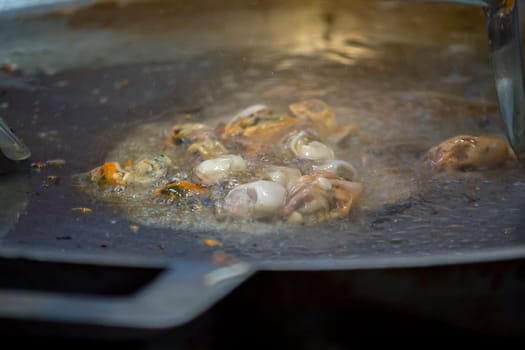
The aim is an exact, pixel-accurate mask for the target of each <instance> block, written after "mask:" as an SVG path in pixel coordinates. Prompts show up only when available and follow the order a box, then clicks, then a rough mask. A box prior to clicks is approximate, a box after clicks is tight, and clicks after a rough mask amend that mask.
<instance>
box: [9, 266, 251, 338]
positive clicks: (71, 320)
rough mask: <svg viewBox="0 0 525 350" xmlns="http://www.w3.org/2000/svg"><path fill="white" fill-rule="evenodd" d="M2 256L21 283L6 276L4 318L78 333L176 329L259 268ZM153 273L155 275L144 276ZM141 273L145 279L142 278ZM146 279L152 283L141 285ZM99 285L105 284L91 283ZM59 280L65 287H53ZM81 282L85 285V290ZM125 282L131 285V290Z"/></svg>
mask: <svg viewBox="0 0 525 350" xmlns="http://www.w3.org/2000/svg"><path fill="white" fill-rule="evenodd" d="M1 260H2V261H0V263H2V264H3V266H2V267H1V270H2V271H4V272H5V271H6V270H9V268H6V266H11V268H12V270H13V273H12V275H11V277H12V278H10V279H11V280H14V279H17V280H18V283H11V284H12V285H11V286H9V285H8V283H9V281H8V280H9V276H3V280H2V281H1V283H0V319H9V320H19V321H45V322H50V323H52V324H53V323H55V324H68V325H72V326H78V327H76V329H77V330H79V332H82V329H83V328H86V329H87V330H88V331H89V329H90V328H89V327H83V326H103V327H110V328H119V329H129V330H131V331H136V330H142V331H145V332H148V331H150V332H151V331H160V330H163V329H168V328H173V327H177V326H179V325H181V324H183V323H187V322H189V321H191V320H192V319H193V318H195V317H196V316H198V315H199V314H201V313H202V312H204V311H206V309H208V308H210V307H211V306H212V305H214V304H215V303H216V302H217V301H219V300H220V299H221V298H223V297H224V296H226V295H228V294H229V293H230V292H231V291H232V290H233V289H234V288H236V287H237V286H239V285H240V284H241V283H243V282H244V281H245V280H246V279H248V278H249V277H250V276H251V275H252V273H253V272H254V271H255V270H254V268H253V267H252V266H251V265H249V264H246V263H237V264H234V265H230V266H224V267H217V266H215V265H213V264H212V263H211V262H207V261H180V262H174V263H173V264H171V265H169V266H168V267H167V268H158V267H155V268H144V267H143V266H139V267H135V268H133V267H129V266H118V265H114V264H112V265H109V264H104V265H100V264H97V265H95V264H86V263H85V262H84V263H82V262H78V263H73V264H72V263H64V262H52V261H34V260H32V261H31V263H32V265H31V266H32V268H27V266H26V265H24V264H25V263H27V261H28V259H11V260H7V261H6V259H5V258H2V259H1ZM46 264H47V265H48V266H46ZM24 266H26V267H24ZM43 266H44V267H43ZM148 270H149V271H148ZM108 271H113V272H111V273H110V272H108ZM159 272H160V273H159ZM35 274H36V276H37V277H35ZM123 274H126V275H123ZM148 274H149V275H150V276H154V278H153V279H151V278H143V277H144V276H147V275H148ZM77 275H78V277H73V276H77ZM139 275H141V276H143V277H138V278H137V276H139ZM141 278H142V279H143V280H144V281H145V280H148V281H147V282H146V283H136V281H137V280H140V279H141ZM75 279H76V280H75ZM50 280H51V282H50ZM28 281H29V282H28ZM15 282H16V281H15ZM28 283H30V284H28ZM97 283H98V284H100V286H98V287H92V285H93V284H95V285H96V284H97ZM104 283H105V284H106V285H102V284H104ZM38 284H42V285H44V287H42V286H40V288H39V286H38ZM56 284H63V286H62V287H58V288H57V287H56V286H53V285H56ZM79 284H84V286H85V290H82V287H78V285H79ZM123 284H129V285H132V287H131V291H130V292H128V291H126V288H125V287H123V286H122V285H123ZM141 284H145V285H143V286H141ZM13 285H14V287H13ZM21 286H22V287H21ZM137 286H138V287H137ZM136 287H137V288H138V289H137V288H136ZM67 289H69V290H67ZM73 289H74V290H73ZM133 289H136V290H133ZM66 290H67V291H66ZM117 290H118V291H117ZM90 336H92V335H90Z"/></svg>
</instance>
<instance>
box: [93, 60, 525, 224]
mask: <svg viewBox="0 0 525 350" xmlns="http://www.w3.org/2000/svg"><path fill="white" fill-rule="evenodd" d="M413 54H414V55H417V56H418V59H419V60H418V62H422V61H425V59H426V60H427V61H426V62H427V63H428V62H431V61H432V60H434V61H435V60H436V59H437V60H440V59H441V57H436V55H435V54H432V53H430V54H428V53H427V54H425V53H424V50H414V52H413ZM248 55H249V56H246V53H242V54H240V55H239V54H238V53H235V52H234V53H231V56H228V57H227V58H228V59H227V61H231V62H239V61H240V62H242V61H246V58H247V57H252V58H253V57H257V59H255V62H254V61H250V64H249V68H246V67H242V68H241V69H238V68H231V67H224V66H223V67H221V69H219V70H217V71H215V72H214V75H213V76H211V77H208V78H206V79H204V80H203V81H199V82H198V83H199V84H204V85H206V86H210V87H212V89H213V94H209V95H206V94H204V95H203V96H201V97H200V101H199V105H200V106H202V108H200V109H199V110H198V111H197V112H194V113H190V114H188V113H176V112H170V111H169V110H167V111H166V112H164V113H163V114H162V116H161V117H159V118H158V121H154V122H151V123H145V124H142V125H139V126H137V127H136V128H135V129H134V130H132V131H131V132H128V133H127V134H126V135H125V136H124V137H123V138H122V140H120V141H119V142H117V143H116V145H115V147H114V148H113V149H111V150H109V151H108V154H107V156H106V161H108V162H119V163H120V164H124V163H126V162H127V161H128V160H132V161H133V162H137V161H139V160H141V159H153V158H154V157H155V156H158V155H161V154H165V155H168V156H169V157H170V158H171V159H172V161H173V166H172V168H171V170H170V171H171V174H172V175H173V176H174V177H176V175H177V174H176V170H177V168H180V166H181V165H183V166H184V165H185V164H180V163H177V162H178V161H179V162H185V161H187V159H185V160H182V161H181V159H180V157H179V156H178V155H177V151H174V150H173V149H170V148H169V147H166V144H165V140H166V139H169V138H170V135H171V129H172V127H173V125H175V124H181V123H188V122H191V123H203V124H206V125H209V126H211V127H212V128H213V127H215V126H217V125H220V124H221V123H227V122H228V121H229V120H231V119H232V117H234V116H235V115H236V114H238V113H239V111H241V110H242V109H244V108H246V107H249V106H251V105H254V104H265V105H267V106H269V107H270V108H271V109H272V110H274V111H275V112H276V113H286V112H288V105H289V104H291V103H294V102H297V101H302V100H307V99H311V98H318V99H322V100H323V101H325V102H326V103H327V104H328V105H329V106H330V107H331V108H332V110H333V112H334V114H335V116H336V120H337V123H338V125H341V126H344V125H355V126H356V127H357V128H356V130H357V131H356V132H355V134H354V135H352V136H351V137H348V138H346V139H345V141H344V142H342V143H340V144H338V145H331V146H333V149H334V152H335V158H336V159H340V160H344V161H347V162H349V163H351V164H352V165H353V166H354V167H355V169H356V170H357V173H358V180H357V181H359V182H361V183H362V184H363V187H364V191H363V194H362V197H361V200H360V201H359V202H358V203H357V205H354V206H353V207H352V209H351V211H350V214H349V215H348V216H346V217H344V218H337V219H333V220H328V221H324V222H322V223H313V224H305V225H298V224H295V223H284V222H282V221H280V220H239V219H234V220H230V219H226V220H224V219H222V218H221V219H220V220H217V218H216V215H215V211H214V210H212V209H210V208H206V207H202V206H198V207H195V208H193V209H189V210H188V208H187V207H185V208H183V207H181V206H178V202H177V201H174V202H172V203H159V201H157V200H156V199H155V198H154V196H153V192H154V190H155V186H150V187H144V186H138V187H134V186H128V187H127V188H126V189H125V190H124V191H122V192H108V191H105V190H103V189H100V188H99V187H98V186H97V185H96V184H88V185H87V186H86V187H85V190H86V191H87V192H88V193H89V194H90V195H91V196H93V197H94V198H97V199H100V200H101V201H102V202H104V203H107V204H108V205H109V206H111V207H116V208H118V209H119V211H120V212H121V213H123V214H124V215H125V216H126V217H128V218H129V219H130V220H131V221H133V222H136V223H137V224H140V225H145V226H152V227H162V228H169V229H175V230H183V231H188V230H189V231H216V232H218V233H219V232H220V233H221V234H225V233H232V234H235V233H238V232H241V233H250V234H253V233H271V232H273V233H286V232H287V233H289V234H293V233H296V232H312V233H320V232H322V234H326V233H330V232H334V231H337V232H347V233H349V234H350V233H351V232H360V233H363V232H371V231H375V230H380V231H385V228H387V227H388V229H389V230H397V231H398V232H399V230H400V228H401V230H412V229H414V230H430V231H431V230H436V229H437V230H443V229H445V230H451V229H452V230H456V231H461V230H465V229H467V228H468V227H469V225H471V224H472V223H473V222H476V220H477V219H479V218H481V217H485V216H486V215H492V214H494V215H498V214H497V213H498V212H499V211H500V210H506V209H503V208H505V206H507V205H508V202H507V199H508V198H507V194H508V191H509V190H511V189H512V186H513V184H514V185H516V184H518V186H519V183H521V182H520V181H522V180H521V178H522V175H521V171H520V169H509V168H504V169H496V170H487V171H473V172H455V173H447V174H433V173H429V172H422V171H420V170H421V166H420V165H421V162H420V159H421V156H422V155H423V154H424V153H425V152H426V151H427V150H428V149H429V148H430V147H432V146H434V145H436V144H438V143H440V142H441V141H443V140H444V139H446V138H449V137H451V136H455V135H458V134H471V135H481V134H489V135H496V136H502V129H501V124H500V121H499V116H498V113H497V106H496V105H495V103H494V100H493V98H492V97H491V95H490V94H491V88H490V83H491V77H490V72H489V71H487V70H482V69H481V70H480V69H479V68H480V66H481V67H482V65H480V66H476V64H474V65H472V67H470V68H469V67H463V69H464V71H463V72H462V74H471V75H469V76H468V79H467V78H465V79H459V80H458V79H455V80H454V79H453V80H452V81H451V80H450V79H449V78H450V74H448V75H447V69H452V70H454V69H455V68H456V67H446V66H445V67H442V68H441V69H443V75H442V76H439V74H437V73H436V72H433V74H434V75H435V76H434V78H433V82H434V83H435V84H434V85H433V89H429V86H430V85H432V84H431V83H432V81H428V80H418V79H414V74H415V73H414V70H413V67H412V66H411V65H410V64H409V63H406V62H405V64H403V65H397V66H396V65H392V66H391V67H390V68H388V67H387V68H382V69H381V70H378V68H377V66H376V65H375V64H371V65H369V66H367V65H364V66H360V67H353V66H348V65H341V64H340V63H338V62H332V61H331V60H327V59H326V57H324V56H323V55H320V56H316V55H309V56H301V55H279V54H278V53H274V52H265V53H253V52H251V53H249V54H248ZM425 55H426V57H425ZM223 56H224V54H223ZM206 61H207V60H206V59H205V58H204V59H203V60H202V61H199V60H198V59H196V60H194V61H193V63H192V64H194V65H195V67H199V65H200V66H206ZM283 62H285V63H286V64H284V63H283ZM419 64H421V63H419ZM305 67H308V69H306V70H305ZM474 70H476V72H474ZM480 72H481V74H480ZM384 76H388V80H384ZM483 80H485V82H486V83H484V84H483V83H481V84H480V82H483ZM473 82H475V83H476V89H477V90H476V91H470V90H471V89H472V84H473ZM485 85H486V86H485ZM400 87H402V89H401V88H400ZM469 91H470V92H469ZM451 92H456V94H452V93H451ZM465 92H466V93H465ZM469 94H470V95H471V96H468V95H469ZM458 96H464V97H458ZM179 155H180V154H179ZM86 170H90V169H86ZM170 171H169V172H170ZM524 179H525V178H524ZM157 187H158V184H157ZM516 205H519V202H518V203H516ZM440 211H443V214H444V217H443V218H442V219H439V220H438V221H437V222H436V221H433V220H432V216H431V215H432V213H437V212H440ZM445 212H446V214H445ZM491 212H492V214H490V213H491ZM429 215H430V216H429ZM429 219H430V220H429ZM458 220H459V221H458ZM494 224H496V223H494ZM396 226H401V227H397V228H396ZM511 226H512V225H511ZM499 229H501V228H499Z"/></svg>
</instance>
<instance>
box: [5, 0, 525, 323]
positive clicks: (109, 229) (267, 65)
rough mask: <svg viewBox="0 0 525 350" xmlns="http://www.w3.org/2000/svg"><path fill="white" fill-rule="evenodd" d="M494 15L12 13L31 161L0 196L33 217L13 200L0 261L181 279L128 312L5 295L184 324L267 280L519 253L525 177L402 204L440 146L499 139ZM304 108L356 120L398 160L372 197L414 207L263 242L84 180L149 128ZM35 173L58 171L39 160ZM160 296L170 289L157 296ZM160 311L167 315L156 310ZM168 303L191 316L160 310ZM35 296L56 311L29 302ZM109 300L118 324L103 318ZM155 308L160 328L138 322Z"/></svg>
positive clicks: (15, 77)
mask: <svg viewBox="0 0 525 350" xmlns="http://www.w3.org/2000/svg"><path fill="white" fill-rule="evenodd" d="M394 14H395V15H394ZM482 15H483V14H482V12H481V11H480V10H479V9H477V8H475V7H464V6H461V5H450V4H435V3H432V4H428V3H413V2H407V3H404V2H397V1H396V2H393V1H374V2H371V1H351V2H349V1H333V2H330V3H327V2H321V1H307V2H305V1H290V2H286V3H284V4H281V3H280V2H273V1H269V2H268V1H264V2H262V1H261V2H256V3H252V2H245V1H228V2H221V4H220V5H219V4H218V3H216V2H212V1H202V2H195V1H191V2H190V1H188V2H185V1H181V2H172V1H148V2H140V1H139V2H100V3H96V4H94V5H91V6H79V7H78V8H77V7H74V6H69V7H66V8H62V7H57V8H54V7H53V8H52V9H46V11H28V12H27V13H25V12H24V11H18V12H13V13H10V14H6V15H4V17H2V20H1V21H0V27H1V29H0V40H1V41H2V43H3V45H2V47H3V49H2V52H1V53H0V62H3V64H4V65H3V66H2V67H4V68H3V70H2V71H0V108H1V109H0V113H2V117H3V118H4V120H6V121H7V122H8V124H9V125H10V126H11V128H12V129H13V130H14V131H15V132H16V134H17V135H18V136H19V137H20V138H21V139H23V140H24V142H25V143H26V144H27V146H28V147H29V148H30V149H31V151H32V158H31V160H30V161H29V162H28V163H27V164H25V167H24V164H19V167H20V168H21V169H18V170H17V172H19V175H20V181H19V182H18V183H17V184H16V186H11V185H9V186H5V188H6V189H2V191H3V193H2V195H4V193H7V192H8V191H12V196H13V197H12V198H16V200H17V201H18V204H17V205H18V206H17V208H18V209H17V210H15V212H13V210H11V211H8V210H7V208H13V206H12V204H11V203H9V201H2V202H0V204H1V205H2V206H3V208H2V209H1V212H2V213H3V215H4V216H9V218H6V219H5V220H2V221H0V223H1V224H2V225H4V226H5V227H0V233H2V234H3V236H2V238H1V239H2V240H1V245H0V253H1V254H2V256H3V257H4V258H5V259H29V260H36V261H42V262H49V261H55V262H64V263H71V264H73V265H75V264H93V265H94V266H97V265H101V266H102V265H105V264H108V265H115V266H132V267H133V266H134V267H149V268H152V269H157V268H159V269H167V270H168V271H169V272H168V273H167V274H166V275H162V276H164V277H159V278H158V279H156V280H155V281H157V282H158V284H157V285H155V286H154V287H151V288H150V289H148V288H146V289H145V290H144V291H142V292H139V293H138V294H133V297H132V300H131V301H129V304H126V303H127V301H122V303H120V304H118V305H115V304H113V303H111V302H108V301H104V300H102V301H101V300H97V298H91V299H90V298H86V299H69V298H62V297H61V295H60V294H58V295H54V296H52V298H47V297H46V296H43V295H39V294H35V293H34V292H33V293H31V292H28V293H27V294H24V293H19V292H13V289H9V288H8V289H6V290H5V291H3V292H2V293H3V294H2V295H3V297H4V298H3V299H2V300H3V302H2V303H0V312H2V313H3V315H4V316H6V315H7V316H9V317H21V318H24V317H29V318H30V317H35V316H34V315H37V317H42V318H45V317H50V318H53V317H54V318H55V319H57V320H69V321H72V320H74V321H78V322H86V323H95V324H97V323H101V324H108V325H121V326H122V325H124V326H130V327H147V328H148V327H149V328H155V327H158V328H162V327H167V326H173V325H177V324H180V323H183V322H186V321H187V320H189V319H191V318H192V317H193V316H194V315H196V314H197V313H199V312H201V311H202V310H204V309H206V308H207V307H209V305H211V304H213V303H214V301H216V300H217V299H218V298H220V297H221V296H223V295H225V294H226V293H228V292H229V291H230V290H231V289H233V288H234V287H235V286H236V285H238V284H239V283H241V282H242V281H243V280H244V279H246V278H247V277H249V276H250V275H251V274H252V273H253V272H255V271H260V270H334V269H337V270H346V269H349V270H356V269H378V268H416V267H429V266H441V265H454V264H464V263H486V262H496V261H505V260H509V259H521V258H523V256H524V255H525V232H524V224H525V215H524V210H525V207H524V205H525V174H524V173H523V169H522V168H521V166H518V167H516V168H512V169H499V170H494V171H487V172H479V173H475V174H462V175H461V176H459V177H452V178H449V179H443V178H439V179H437V180H436V179H434V180H432V181H430V180H428V181H427V182H425V184H424V185H423V186H422V187H414V188H417V190H414V191H409V192H410V193H409V194H407V195H403V196H400V195H399V193H403V194H405V192H404V191H403V190H402V189H403V188H402V187H403V186H411V185H412V184H414V183H415V182H417V181H418V180H415V177H414V173H413V172H411V170H410V169H411V168H410V167H411V166H412V165H413V164H415V163H416V162H417V161H418V159H419V157H420V156H421V155H422V154H423V153H424V151H425V150H426V149H428V148H429V147H431V146H433V145H435V144H436V143H437V142H439V141H441V140H443V139H444V138H446V137H449V136H453V135H457V134H462V133H469V134H495V135H502V134H503V129H502V124H501V121H500V120H499V113H498V108H497V104H496V98H495V90H494V86H493V78H492V75H491V69H490V66H489V62H488V53H487V43H486V36H485V30H484V27H483V26H484V23H483V17H482ZM308 97H317V98H322V99H324V100H325V101H327V102H328V103H329V104H330V105H331V106H333V108H334V110H335V111H336V113H337V114H338V115H353V116H354V118H355V119H356V120H358V121H359V122H360V123H361V125H362V129H363V130H364V131H365V132H366V133H367V134H368V135H369V140H371V141H370V142H369V144H368V145H367V147H362V149H359V150H357V151H356V150H355V149H348V155H351V156H352V157H355V158H356V159H357V157H358V156H359V155H360V153H359V152H361V151H362V156H363V157H365V156H371V155H373V156H374V157H377V159H381V160H382V161H383V163H381V164H382V165H383V168H381V169H380V170H384V171H386V170H385V169H387V168H388V167H387V166H386V165H392V166H393V167H398V168H397V173H396V177H395V178H393V177H385V178H384V179H381V178H380V177H379V176H376V177H375V178H374V179H375V180H374V181H376V182H375V183H374V184H376V185H377V186H378V187H377V188H379V190H378V191H376V192H374V193H375V196H376V198H383V197H381V193H382V192H381V191H380V190H381V189H383V188H384V189H385V191H386V192H385V193H386V194H385V198H387V199H391V198H392V196H391V197H389V196H388V193H387V192H388V191H393V189H394V190H395V191H394V194H395V195H399V196H398V197H399V198H398V197H396V196H393V197H394V198H396V200H388V201H385V203H383V204H381V203H380V202H379V201H377V202H375V205H374V206H372V205H370V206H369V207H366V206H364V207H363V208H361V209H358V210H357V211H356V212H355V213H352V214H351V215H350V217H349V218H346V219H343V220H339V221H336V222H331V223H325V224H320V225H316V226H314V227H308V226H301V227H299V228H296V229H293V230H280V229H278V228H275V229H269V230H266V231H265V232H264V233H262V234H249V233H246V232H236V231H235V230H231V231H228V230H217V229H214V228H213V227H210V228H208V229H205V228H202V227H200V228H198V229H177V228H174V227H166V226H162V225H148V224H145V223H144V221H143V220H141V219H140V218H138V217H134V216H133V215H134V214H133V213H134V212H133V211H132V210H131V209H129V208H126V207H123V206H122V205H112V204H111V203H110V202H107V201H106V202H104V201H101V200H99V199H98V198H94V197H92V196H89V195H87V194H86V193H83V192H81V191H79V190H78V189H77V188H76V187H75V186H74V184H73V181H72V179H73V177H74V175H75V174H79V173H82V172H85V171H87V170H90V169H92V168H94V167H96V166H98V165H100V164H101V163H103V162H104V161H106V160H108V159H107V157H108V154H115V149H116V148H118V147H119V145H121V144H122V142H123V141H124V140H126V138H127V137H129V135H133V134H134V133H136V132H137V130H140V128H141V127H142V126H143V125H145V124H147V125H165V124H166V123H170V122H172V121H181V120H184V116H185V115H187V114H191V115H192V116H193V118H195V119H196V120H200V121H203V122H207V121H210V120H213V117H214V116H217V115H232V114H234V113H235V112H237V111H238V110H240V109H242V108H244V107H247V106H248V105H251V104H255V103H269V104H273V105H276V106H278V107H279V108H285V107H286V105H287V104H289V103H292V102H294V101H296V100H299V99H302V98H308ZM112 152H113V153H112ZM56 159H60V160H65V163H64V162H58V163H57V162H56V161H55V162H53V160H56ZM50 161H51V162H50ZM38 162H41V164H45V165H46V166H45V167H37V166H33V167H32V166H30V163H38ZM46 162H47V163H46ZM358 164H359V166H360V168H361V169H364V168H366V162H364V161H361V162H360V161H358ZM20 165H21V166H20ZM407 169H408V170H407ZM363 171H366V170H363ZM399 174H400V175H399ZM403 176H406V177H403ZM53 177H57V178H58V179H59V181H58V182H57V181H54V180H51V179H55V178H53ZM392 179H394V180H395V181H399V182H398V183H396V182H395V181H394V180H392ZM0 181H2V182H0V186H1V185H3V182H6V181H12V180H11V175H10V177H9V178H7V177H5V176H4V175H0ZM388 181H394V182H391V183H389V182H388ZM22 182H23V183H22ZM407 184H408V185H407ZM418 184H419V182H418ZM381 186H383V187H381ZM400 187H401V188H400ZM27 188H30V190H28V189H27ZM371 191H372V192H373V190H371ZM21 194H23V195H21ZM365 195H366V194H365ZM378 203H379V204H378ZM74 208H89V209H90V212H89V213H87V212H86V211H81V210H78V209H76V210H75V209H74ZM206 239H214V240H217V241H219V242H220V243H221V246H220V247H210V246H208V245H206V244H205V242H204V241H205V240H206ZM160 285H162V286H163V287H162V288H167V287H168V286H169V287H170V288H172V289H169V290H171V292H172V293H173V294H172V295H171V296H168V295H166V294H163V295H162V296H159V295H157V294H156V293H161V292H159V291H160V290H161V289H162V288H161V287H159V286H160ZM162 290H165V289H162ZM173 290H175V291H176V292H173ZM162 293H166V292H162ZM162 293H161V294H162ZM155 298H156V299H155ZM170 298H172V299H170ZM153 299H155V300H158V303H157V304H155V305H152V304H148V302H149V301H150V300H153ZM4 301H5V302H4ZM166 302H170V303H171V304H170V305H173V306H174V307H175V308H177V310H178V311H177V312H176V315H174V314H172V313H170V312H166V313H162V312H160V311H159V310H162V309H163V307H162V305H163V304H162V303H166ZM31 303H32V305H40V306H41V305H46V307H40V308H38V310H37V309H36V308H26V309H24V312H20V308H18V307H16V306H18V305H30V304H31ZM137 303H138V304H137ZM131 304H133V305H135V306H133V307H131V306H130V305H131ZM139 304H140V305H139ZM63 305H68V306H69V308H67V307H63ZM90 305H91V306H93V307H90ZM137 305H139V306H137ZM108 307H110V308H114V309H112V310H113V311H114V312H111V313H104V314H101V313H100V312H99V311H100V310H102V309H104V308H108ZM153 309H154V310H157V311H159V313H154V312H152V311H151V310H153ZM70 310H76V311H77V312H71V311H70ZM130 310H131V311H130ZM144 310H147V312H146V311H144ZM148 312H149V314H150V315H152V316H151V317H150V318H148V317H143V318H137V317H135V316H136V315H137V314H148Z"/></svg>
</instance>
